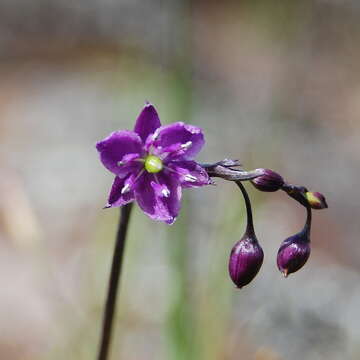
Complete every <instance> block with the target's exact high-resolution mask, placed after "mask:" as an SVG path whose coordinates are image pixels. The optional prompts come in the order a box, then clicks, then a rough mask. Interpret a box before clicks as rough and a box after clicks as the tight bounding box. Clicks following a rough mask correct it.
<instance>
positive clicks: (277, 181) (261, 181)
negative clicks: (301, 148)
mask: <svg viewBox="0 0 360 360" xmlns="http://www.w3.org/2000/svg"><path fill="white" fill-rule="evenodd" d="M263 171H264V174H263V175H260V176H258V177H257V178H255V179H254V180H252V184H253V185H254V186H255V187H256V188H257V189H258V190H260V191H266V192H273V191H277V190H279V189H280V188H281V187H282V185H283V184H284V179H283V178H282V176H281V175H279V174H278V173H277V172H275V171H272V170H270V169H263Z"/></svg>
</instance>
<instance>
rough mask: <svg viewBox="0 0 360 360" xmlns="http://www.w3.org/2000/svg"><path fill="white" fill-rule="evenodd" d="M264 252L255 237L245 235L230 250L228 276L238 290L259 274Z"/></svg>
mask: <svg viewBox="0 0 360 360" xmlns="http://www.w3.org/2000/svg"><path fill="white" fill-rule="evenodd" d="M263 260H264V252H263V250H262V248H261V246H260V245H259V243H258V241H257V239H256V237H255V235H251V236H250V235H249V234H247V233H246V234H245V235H244V236H243V238H242V239H241V240H240V241H238V242H237V243H236V244H235V245H234V247H233V248H232V250H231V254H230V260H229V274H230V277H231V279H232V281H233V282H234V284H235V285H236V286H237V287H238V288H242V287H243V286H245V285H247V284H248V283H249V282H250V281H251V280H252V279H253V278H254V277H255V276H256V274H257V273H258V272H259V270H260V268H261V265H262V263H263Z"/></svg>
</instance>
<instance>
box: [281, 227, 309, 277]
mask: <svg viewBox="0 0 360 360" xmlns="http://www.w3.org/2000/svg"><path fill="white" fill-rule="evenodd" d="M309 256H310V240H309V239H308V236H307V234H306V233H304V232H303V231H302V232H300V233H298V234H296V235H293V236H290V237H289V238H287V239H286V240H284V241H283V243H282V244H281V246H280V249H279V251H278V255H277V266H278V268H279V270H280V271H281V272H282V273H283V275H284V276H285V277H287V276H288V275H289V274H291V273H294V272H296V271H298V270H299V269H301V268H302V267H303V266H304V265H305V263H306V261H307V259H308V258H309Z"/></svg>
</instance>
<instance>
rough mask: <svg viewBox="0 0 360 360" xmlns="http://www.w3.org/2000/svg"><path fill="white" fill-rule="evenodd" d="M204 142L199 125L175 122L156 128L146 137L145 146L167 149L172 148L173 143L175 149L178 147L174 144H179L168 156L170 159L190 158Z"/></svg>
mask: <svg viewBox="0 0 360 360" xmlns="http://www.w3.org/2000/svg"><path fill="white" fill-rule="evenodd" d="M204 143H205V140H204V135H203V133H202V130H201V129H200V128H199V127H197V126H193V125H188V124H184V123H182V122H177V123H174V124H170V125H165V126H161V127H160V128H158V129H157V130H156V131H155V133H154V135H153V136H152V137H150V138H148V141H147V144H146V148H147V149H151V147H154V148H155V149H157V151H159V149H167V150H166V151H168V149H169V148H170V149H172V145H174V144H175V145H174V149H176V148H178V146H177V145H176V144H180V145H181V146H180V149H179V150H177V151H174V152H173V153H172V154H169V156H170V157H171V158H172V159H184V160H191V159H193V158H194V157H195V156H196V155H197V154H198V152H199V151H200V150H201V148H202V147H203V145H204ZM164 151H165V150H164ZM170 157H169V158H170Z"/></svg>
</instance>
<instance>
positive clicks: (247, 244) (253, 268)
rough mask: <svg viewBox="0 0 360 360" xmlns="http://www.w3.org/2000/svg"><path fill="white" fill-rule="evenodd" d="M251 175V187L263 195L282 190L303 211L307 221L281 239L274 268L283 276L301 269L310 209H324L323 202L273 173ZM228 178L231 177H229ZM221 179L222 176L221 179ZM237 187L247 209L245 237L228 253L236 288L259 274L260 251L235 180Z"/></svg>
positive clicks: (306, 254)
mask: <svg viewBox="0 0 360 360" xmlns="http://www.w3.org/2000/svg"><path fill="white" fill-rule="evenodd" d="M252 173H256V176H254V177H252V178H251V179H250V180H251V183H252V185H253V186H254V187H255V188H256V189H258V190H260V191H264V192H275V191H277V190H283V191H285V192H286V193H287V194H288V195H289V196H290V197H292V198H293V199H295V200H296V201H297V202H299V203H300V204H301V205H303V206H304V207H305V208H306V211H307V218H306V223H305V225H304V228H303V229H302V231H300V232H299V233H297V234H295V235H292V236H290V237H288V238H287V239H285V240H284V241H283V242H282V243H281V245H280V248H279V250H278V254H277V266H278V269H279V270H280V272H281V273H282V274H283V275H284V277H287V276H288V275H289V274H291V273H294V272H296V271H298V270H299V269H301V268H302V267H303V266H304V265H305V263H306V262H307V260H308V258H309V256H310V251H311V248H310V229H311V216H312V213H311V210H312V209H316V210H319V209H325V208H327V207H328V206H327V203H326V199H325V197H324V195H323V194H321V193H319V192H312V191H308V189H307V188H306V187H304V186H297V185H292V184H289V183H287V182H286V181H285V180H284V179H283V177H282V176H281V175H280V174H278V173H277V172H275V171H273V170H270V169H256V170H254V171H253V172H252ZM231 176H234V175H233V174H231ZM221 177H223V174H222V176H221ZM235 182H236V184H237V185H238V187H239V188H240V190H241V192H242V194H243V197H244V200H245V205H246V210H247V226H246V231H245V234H244V235H243V236H242V238H241V239H240V240H239V241H238V242H236V243H235V245H234V246H233V248H232V250H231V254H230V259H229V274H230V277H231V279H232V281H233V282H234V284H235V285H236V286H237V287H238V288H242V287H243V286H245V285H247V284H249V283H250V282H251V281H252V280H253V279H254V277H255V276H256V275H257V273H258V272H259V270H260V268H261V266H262V263H263V259H264V252H263V250H262V248H261V246H260V244H259V241H258V239H257V237H256V235H255V231H254V225H253V218H252V210H251V203H250V200H249V196H248V194H247V192H246V190H245V188H244V186H243V185H242V183H241V181H240V180H238V181H236V180H235Z"/></svg>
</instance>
